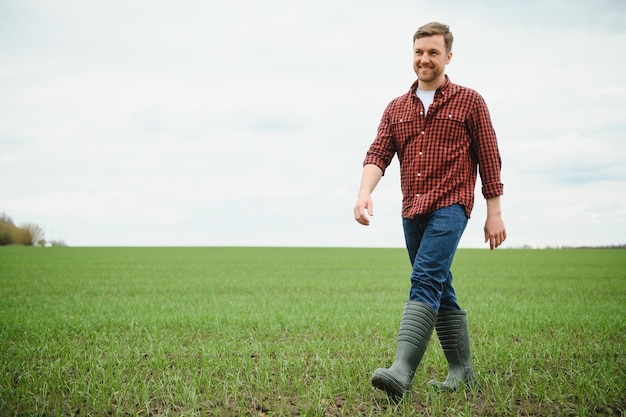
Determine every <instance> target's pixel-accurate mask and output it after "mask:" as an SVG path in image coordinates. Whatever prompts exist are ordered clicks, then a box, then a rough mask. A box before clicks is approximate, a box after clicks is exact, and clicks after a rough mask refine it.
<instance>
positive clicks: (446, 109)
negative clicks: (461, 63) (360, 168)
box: [363, 76, 503, 218]
mask: <svg viewBox="0 0 626 417" xmlns="http://www.w3.org/2000/svg"><path fill="white" fill-rule="evenodd" d="M417 83H418V82H417V81H416V82H415V83H414V84H413V86H412V87H411V90H410V91H409V92H408V93H406V94H405V95H403V96H401V97H398V98H396V99H395V100H393V101H392V102H391V103H389V105H388V106H387V108H386V109H385V112H384V113H383V117H382V119H381V121H380V125H379V126H378V134H377V136H376V139H375V140H374V142H373V143H372V145H371V146H370V148H369V150H368V152H367V156H366V157H365V161H364V163H363V165H366V164H374V165H377V166H378V167H380V168H381V169H382V170H383V173H384V172H385V169H386V168H387V166H389V164H390V163H391V160H392V159H393V156H394V155H395V154H397V155H398V160H399V161H400V180H401V186H402V217H405V218H413V217H415V216H416V215H417V214H426V213H430V212H432V211H434V210H436V209H438V208H441V207H446V206H449V205H452V204H456V203H459V204H461V205H463V206H464V207H465V213H466V214H467V217H469V216H470V214H471V212H472V208H473V207H474V188H475V186H476V172H477V169H478V168H479V172H480V178H481V181H482V194H483V196H484V197H485V198H487V199H488V198H492V197H496V196H499V195H502V193H503V185H502V183H501V182H500V167H501V160H500V152H499V150H498V143H497V139H496V133H495V131H494V129H493V126H492V124H491V118H490V116H489V110H488V109H487V105H486V104H485V101H484V100H483V98H482V97H481V96H480V95H479V94H478V93H477V92H476V91H474V90H471V89H469V88H466V87H462V86H459V85H456V84H453V83H452V82H450V80H449V79H448V77H447V76H446V80H445V81H444V83H443V84H442V85H441V87H439V88H438V89H437V91H436V92H435V97H434V99H433V103H432V104H431V105H430V107H429V108H428V112H427V115H426V116H424V107H423V105H422V102H421V101H420V100H419V99H418V98H417V96H416V94H415V90H416V88H417Z"/></svg>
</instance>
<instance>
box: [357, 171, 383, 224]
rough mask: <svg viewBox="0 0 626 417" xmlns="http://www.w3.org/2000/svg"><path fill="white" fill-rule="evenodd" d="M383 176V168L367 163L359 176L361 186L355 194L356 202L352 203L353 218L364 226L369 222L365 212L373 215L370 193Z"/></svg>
mask: <svg viewBox="0 0 626 417" xmlns="http://www.w3.org/2000/svg"><path fill="white" fill-rule="evenodd" d="M382 176H383V170H382V169H380V167H378V166H377V165H374V164H367V165H365V166H364V167H363V175H362V176H361V187H360V188H359V194H358V195H357V199H356V204H355V205H354V219H355V220H356V221H357V222H359V223H361V224H362V225H364V226H368V225H369V224H370V219H369V217H367V215H366V214H365V210H367V214H369V215H370V216H373V215H374V203H373V202H372V198H371V194H372V191H374V188H376V185H378V181H380V179H381V178H382Z"/></svg>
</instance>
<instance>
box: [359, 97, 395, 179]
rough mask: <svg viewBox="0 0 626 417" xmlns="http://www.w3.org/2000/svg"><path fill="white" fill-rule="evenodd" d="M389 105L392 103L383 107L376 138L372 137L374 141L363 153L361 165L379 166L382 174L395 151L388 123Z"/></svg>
mask: <svg viewBox="0 0 626 417" xmlns="http://www.w3.org/2000/svg"><path fill="white" fill-rule="evenodd" d="M391 106H392V103H390V104H389V105H388V106H387V108H386V109H385V112H384V113H383V117H382V118H381V120H380V124H379V125H378V132H377V134H376V139H374V142H372V144H371V145H370V147H369V149H368V151H367V154H366V155H365V160H364V161H363V165H368V164H374V165H376V166H377V167H379V168H380V169H381V170H382V171H383V175H385V170H386V169H387V167H388V166H389V164H390V163H391V161H392V160H393V156H394V155H395V153H396V148H395V145H394V141H393V132H392V129H391V124H390V120H391V118H390V112H391V110H390V108H391Z"/></svg>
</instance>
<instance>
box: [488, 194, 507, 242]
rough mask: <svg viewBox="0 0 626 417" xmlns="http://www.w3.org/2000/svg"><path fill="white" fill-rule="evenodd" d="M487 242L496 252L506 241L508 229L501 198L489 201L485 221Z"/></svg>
mask: <svg viewBox="0 0 626 417" xmlns="http://www.w3.org/2000/svg"><path fill="white" fill-rule="evenodd" d="M484 230H485V242H489V249H491V250H494V249H495V248H497V247H498V246H500V245H501V244H502V242H504V240H505V239H506V228H505V227H504V220H502V209H501V208H500V196H498V197H493V198H489V199H487V220H486V221H485V229H484Z"/></svg>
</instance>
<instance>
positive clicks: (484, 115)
mask: <svg viewBox="0 0 626 417" xmlns="http://www.w3.org/2000/svg"><path fill="white" fill-rule="evenodd" d="M468 129H469V133H470V137H471V138H472V148H473V150H474V152H475V155H476V159H477V162H478V169H479V173H480V180H481V183H482V188H481V191H482V194H483V196H484V197H485V198H486V199H489V198H493V197H497V196H500V195H502V194H503V193H504V185H503V184H502V182H501V180H500V170H501V168H502V160H501V158H500V151H499V150H498V140H497V138H496V132H495V130H494V128H493V125H492V123H491V117H490V116H489V110H488V108H487V104H486V103H485V101H484V99H483V98H482V97H481V96H480V95H478V96H477V97H476V103H475V106H474V111H473V112H472V114H471V116H470V118H469V120H468Z"/></svg>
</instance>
